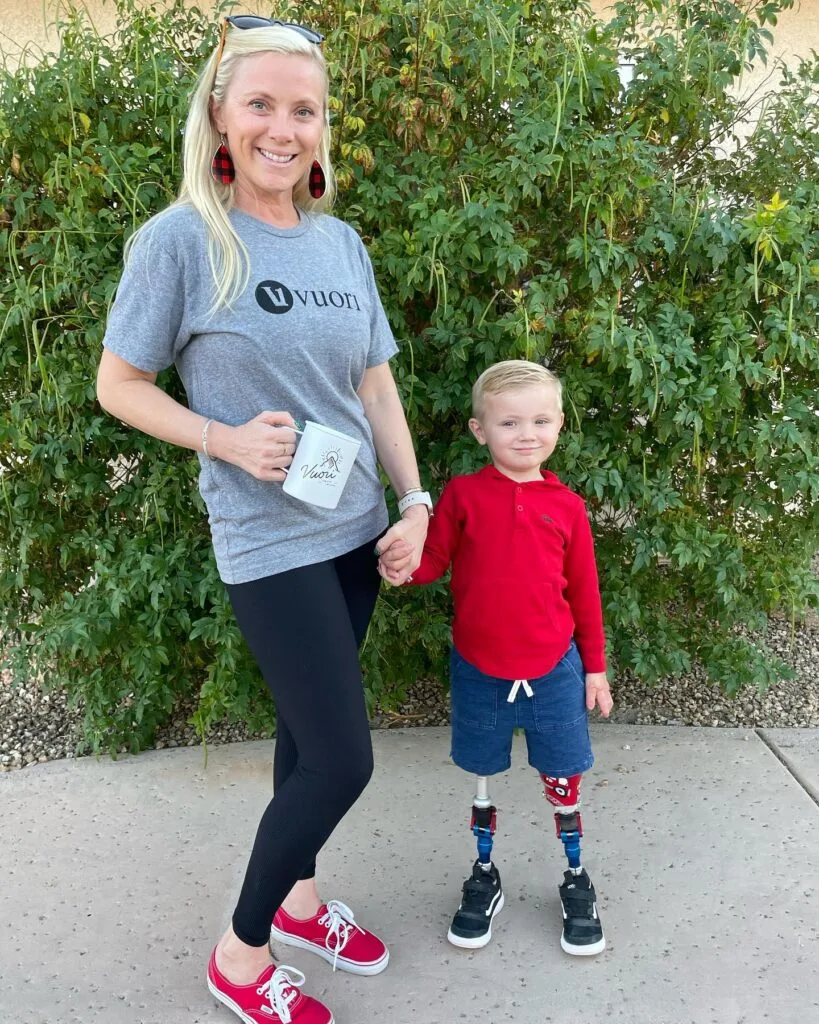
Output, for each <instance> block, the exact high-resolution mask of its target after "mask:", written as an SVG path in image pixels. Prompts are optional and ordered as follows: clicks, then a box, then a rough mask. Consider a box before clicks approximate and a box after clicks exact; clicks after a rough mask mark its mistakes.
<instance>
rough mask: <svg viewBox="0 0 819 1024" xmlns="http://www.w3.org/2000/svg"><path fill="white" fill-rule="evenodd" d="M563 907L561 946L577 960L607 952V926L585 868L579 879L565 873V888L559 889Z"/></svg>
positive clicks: (562, 886) (578, 876)
mask: <svg viewBox="0 0 819 1024" xmlns="http://www.w3.org/2000/svg"><path fill="white" fill-rule="evenodd" d="M558 891H559V892H560V902H561V903H562V904H563V934H562V935H561V936H560V945H561V947H562V948H563V949H564V950H565V951H566V952H567V953H572V954H573V955H574V956H592V955H593V954H594V953H602V952H603V950H604V949H605V948H606V940H605V939H604V938H603V926H602V925H601V924H600V918H599V917H598V916H597V895H596V894H595V891H594V886H593V885H592V883H591V879H590V878H589V876H588V875H587V874H586V869H585V868H583V870H582V871H581V873H580V874H579V875H573V874H572V873H571V871H565V872H564V873H563V885H560V886H558Z"/></svg>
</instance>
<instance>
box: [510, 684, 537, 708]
mask: <svg viewBox="0 0 819 1024" xmlns="http://www.w3.org/2000/svg"><path fill="white" fill-rule="evenodd" d="M521 686H522V687H523V692H524V693H525V694H526V696H527V697H533V696H534V691H533V690H532V687H531V686H530V685H529V680H528V679H516V680H515V681H514V683H512V689H511V690H510V691H509V696H508V697H507V698H506V701H507V703H508V704H514V703H515V698H516V697H517V695H518V690H519V689H520V688H521Z"/></svg>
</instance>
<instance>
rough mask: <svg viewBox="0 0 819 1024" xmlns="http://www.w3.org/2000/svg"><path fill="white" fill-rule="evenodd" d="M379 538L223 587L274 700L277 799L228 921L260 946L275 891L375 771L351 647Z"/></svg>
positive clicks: (370, 600) (372, 586)
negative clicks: (325, 557)
mask: <svg viewBox="0 0 819 1024" xmlns="http://www.w3.org/2000/svg"><path fill="white" fill-rule="evenodd" d="M374 546H375V539H373V540H372V541H370V542H369V543H367V544H364V545H362V546H361V547H360V548H356V549H355V551H350V552H349V553H348V554H346V555H341V556H340V557H339V558H334V559H331V560H330V561H327V562H319V563H317V564H316V565H305V566H301V567H300V568H298V569H291V570H290V571H288V572H283V573H278V574H277V575H275V576H266V577H265V578H263V579H260V580H253V581H252V582H250V583H239V584H232V585H229V586H228V588H227V590H228V594H229V595H230V601H231V604H232V605H233V610H234V612H235V614H236V619H237V621H238V623H239V628H240V629H241V631H242V634H243V635H244V637H245V640H246V641H247V643H248V646H249V647H250V650H251V652H252V654H253V656H254V658H255V659H256V661H257V662H258V664H259V668H260V669H261V671H262V675H263V676H264V679H265V682H266V683H267V685H268V686H269V687H270V692H271V693H272V694H273V699H274V700H275V702H276V710H277V715H278V725H277V736H276V753H275V757H274V793H275V795H274V797H273V799H272V800H271V801H270V803H269V804H268V806H267V809H266V810H265V812H264V814H263V815H262V820H261V822H260V823H259V829H258V831H257V833H256V841H255V842H254V844H253V852H252V853H251V855H250V863H249V864H248V866H247V873H246V874H245V880H244V884H243V885H242V891H241V893H240V895H239V902H238V904H237V906H236V910H235V912H234V914H233V930H234V931H235V933H236V934H237V935H238V937H239V938H240V939H241V940H242V941H243V942H246V943H248V944H249V945H251V946H264V945H266V944H267V942H268V940H269V938H270V924H271V922H272V920H273V915H274V914H275V912H276V910H277V909H278V908H279V906H280V905H281V903H282V900H283V899H284V898H285V896H286V895H287V894H288V892H289V891H290V890H291V889H292V887H293V885H294V883H295V882H297V881H298V880H299V879H304V878H312V877H313V875H314V874H315V869H316V854H317V853H318V852H319V850H320V849H321V848H322V846H323V845H324V844H325V842H326V841H327V839H328V838H329V836H330V834H331V833H332V831H333V829H334V828H335V827H336V825H337V824H338V823H339V821H341V819H342V818H343V817H344V815H345V814H346V812H347V811H348V810H349V809H350V807H351V806H352V805H353V804H354V803H355V801H356V800H357V799H358V797H359V795H360V794H361V791H362V790H363V789H364V787H365V786H366V785H367V782H368V781H369V779H370V776H371V775H372V770H373V752H372V741H371V739H370V727H369V722H368V721H367V711H366V707H365V704H364V690H363V687H362V684H361V669H360V666H359V663H358V648H359V645H360V644H361V642H362V640H363V639H364V636H365V634H366V632H367V627H368V626H369V623H370V617H371V616H372V612H373V608H374V607H375V600H376V597H377V595H378V588H379V584H380V582H381V578H380V576H379V575H378V571H377V567H376V559H375V555H374V553H373V548H374Z"/></svg>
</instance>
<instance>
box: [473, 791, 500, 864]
mask: <svg viewBox="0 0 819 1024" xmlns="http://www.w3.org/2000/svg"><path fill="white" fill-rule="evenodd" d="M497 816H498V812H497V809H496V808H495V807H475V806H474V805H473V807H472V821H471V822H470V823H469V827H470V828H471V829H472V835H473V836H475V838H476V839H477V840H478V860H479V861H480V862H481V864H489V863H491V860H492V836H493V835H494V834H495V822H496V820H497Z"/></svg>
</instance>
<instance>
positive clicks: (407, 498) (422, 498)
mask: <svg viewBox="0 0 819 1024" xmlns="http://www.w3.org/2000/svg"><path fill="white" fill-rule="evenodd" d="M413 505H426V507H427V508H428V509H429V514H430V515H432V498H430V496H429V492H428V491H420V490H419V491H415V490H413V491H407V493H406V494H405V495H404V496H403V497H402V498H399V500H398V511H399V512H400V513H401V515H403V514H404V513H405V512H406V511H407V509H408V508H411V507H412V506H413Z"/></svg>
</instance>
